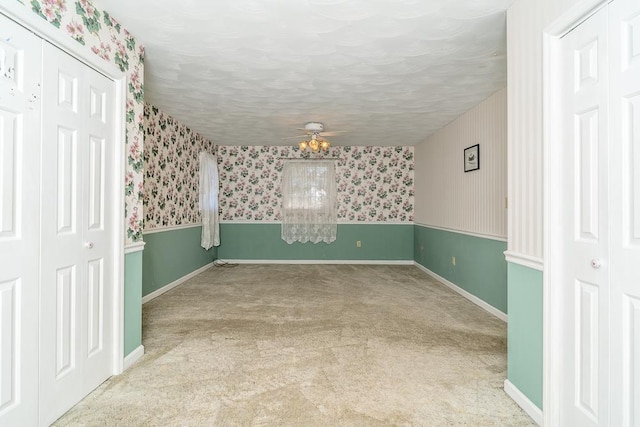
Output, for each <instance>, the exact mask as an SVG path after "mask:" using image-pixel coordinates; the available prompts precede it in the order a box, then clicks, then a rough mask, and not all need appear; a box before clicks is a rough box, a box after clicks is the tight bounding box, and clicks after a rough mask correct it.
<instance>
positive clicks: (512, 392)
mask: <svg viewBox="0 0 640 427" xmlns="http://www.w3.org/2000/svg"><path fill="white" fill-rule="evenodd" d="M504 392H505V393H507V395H508V396H509V397H510V398H512V399H513V400H514V401H515V402H516V403H517V404H518V406H520V407H521V408H522V409H523V410H524V411H525V412H526V413H527V414H529V416H530V417H531V418H533V421H535V422H536V424H538V425H539V426H541V425H542V423H543V416H542V410H541V409H540V408H538V407H537V406H536V405H534V403H533V402H532V401H530V400H529V398H528V397H527V396H525V395H524V394H523V393H522V392H521V391H520V390H518V388H517V387H516V386H514V385H513V384H512V383H511V381H509V380H504Z"/></svg>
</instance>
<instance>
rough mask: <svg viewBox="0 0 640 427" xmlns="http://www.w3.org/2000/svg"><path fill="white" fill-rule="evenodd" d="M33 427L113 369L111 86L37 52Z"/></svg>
mask: <svg viewBox="0 0 640 427" xmlns="http://www.w3.org/2000/svg"><path fill="white" fill-rule="evenodd" d="M43 64H44V66H43V70H44V71H43V81H44V86H43V87H44V91H43V99H42V103H43V111H45V112H46V114H45V115H44V117H43V143H42V158H43V166H42V177H43V178H42V234H41V236H42V237H41V248H42V261H41V285H40V286H41V291H40V295H41V299H42V304H41V317H40V421H41V424H48V423H51V422H52V421H54V420H56V419H57V418H58V417H59V416H60V415H62V414H63V413H64V412H65V411H67V410H68V409H69V408H71V407H72V406H73V405H74V404H76V403H77V402H78V401H79V400H80V399H82V398H83V397H84V396H85V395H87V394H88V393H89V392H90V391H91V390H93V389H94V388H96V387H97V386H98V385H100V384H101V383H102V382H103V381H104V380H106V379H107V378H108V377H109V376H110V375H111V373H112V370H113V361H112V357H113V348H112V345H113V339H112V323H113V321H112V320H113V319H112V313H113V304H114V302H113V294H114V293H113V288H114V286H115V278H114V277H113V253H114V247H113V236H114V233H113V229H112V227H113V218H111V212H113V209H112V206H113V203H114V200H112V194H113V191H112V185H113V184H112V183H113V177H112V170H113V164H112V162H113V160H114V159H113V157H114V156H113V153H114V147H113V139H114V138H113V137H114V125H113V123H114V121H113V110H114V108H113V107H114V104H113V103H114V96H113V94H114V83H113V81H111V80H109V79H108V78H106V77H105V76H103V75H101V74H100V73H98V72H97V71H95V70H93V69H91V68H89V67H88V66H86V65H85V64H82V63H81V62H79V61H78V60H76V59H74V58H72V57H71V56H69V55H67V54H66V53H64V52H62V51H60V50H59V49H57V48H55V47H53V46H51V45H50V44H48V43H44V47H43Z"/></svg>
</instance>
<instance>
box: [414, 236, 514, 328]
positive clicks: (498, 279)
mask: <svg viewBox="0 0 640 427" xmlns="http://www.w3.org/2000/svg"><path fill="white" fill-rule="evenodd" d="M413 248H414V260H415V261H416V262H417V263H419V264H420V265H422V266H424V267H426V268H427V269H429V270H431V271H433V272H434V273H436V274H438V275H440V276H442V277H444V278H445V279H447V280H449V281H450V282H452V283H454V284H456V285H457V286H459V287H461V288H462V289H464V290H465V291H467V292H469V293H471V294H473V295H475V296H477V297H478V298H480V299H481V300H483V301H484V302H486V303H488V304H490V305H492V306H493V307H495V308H497V309H498V310H500V311H502V312H503V313H507V263H506V261H505V259H504V254H503V252H504V251H505V250H506V249H507V243H506V242H501V241H498V240H493V239H483V238H481V237H474V236H468V235H466V234H461V233H455V232H451V231H444V230H437V229H434V228H429V227H423V226H420V225H416V226H415V228H414V236H413ZM454 256H455V257H456V265H455V266H454V265H453V264H452V257H454ZM509 320H511V319H509Z"/></svg>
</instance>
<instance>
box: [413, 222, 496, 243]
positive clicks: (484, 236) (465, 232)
mask: <svg viewBox="0 0 640 427" xmlns="http://www.w3.org/2000/svg"><path fill="white" fill-rule="evenodd" d="M414 225H419V226H420V227H425V228H433V229H434V230H441V231H448V232H450V233H457V234H464V235H465V236H471V237H479V238H481V239H489V240H497V241H499V242H506V241H507V238H506V237H505V236H495V235H493V234H483V233H476V232H473V231H465V230H456V229H453V228H447V227H440V226H438V225H430V224H423V223H420V222H416V223H414Z"/></svg>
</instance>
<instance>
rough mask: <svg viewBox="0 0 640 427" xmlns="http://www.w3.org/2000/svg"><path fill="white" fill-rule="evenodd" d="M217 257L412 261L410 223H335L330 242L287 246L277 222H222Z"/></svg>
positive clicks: (411, 226)
mask: <svg viewBox="0 0 640 427" xmlns="http://www.w3.org/2000/svg"><path fill="white" fill-rule="evenodd" d="M358 240H360V241H361V242H362V246H361V247H360V248H358V247H356V241H358ZM218 258H220V259H246V260H251V259H255V260H258V259H260V260H263V259H272V260H387V261H390V260H395V261H411V260H412V259H413V224H401V225H391V224H338V233H337V238H336V240H335V241H334V242H332V243H330V244H326V243H324V242H320V243H316V244H314V243H293V244H291V245H289V244H287V242H285V241H284V240H282V238H281V237H280V224H271V223H266V224H265V223H222V224H221V225H220V247H219V248H218Z"/></svg>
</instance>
